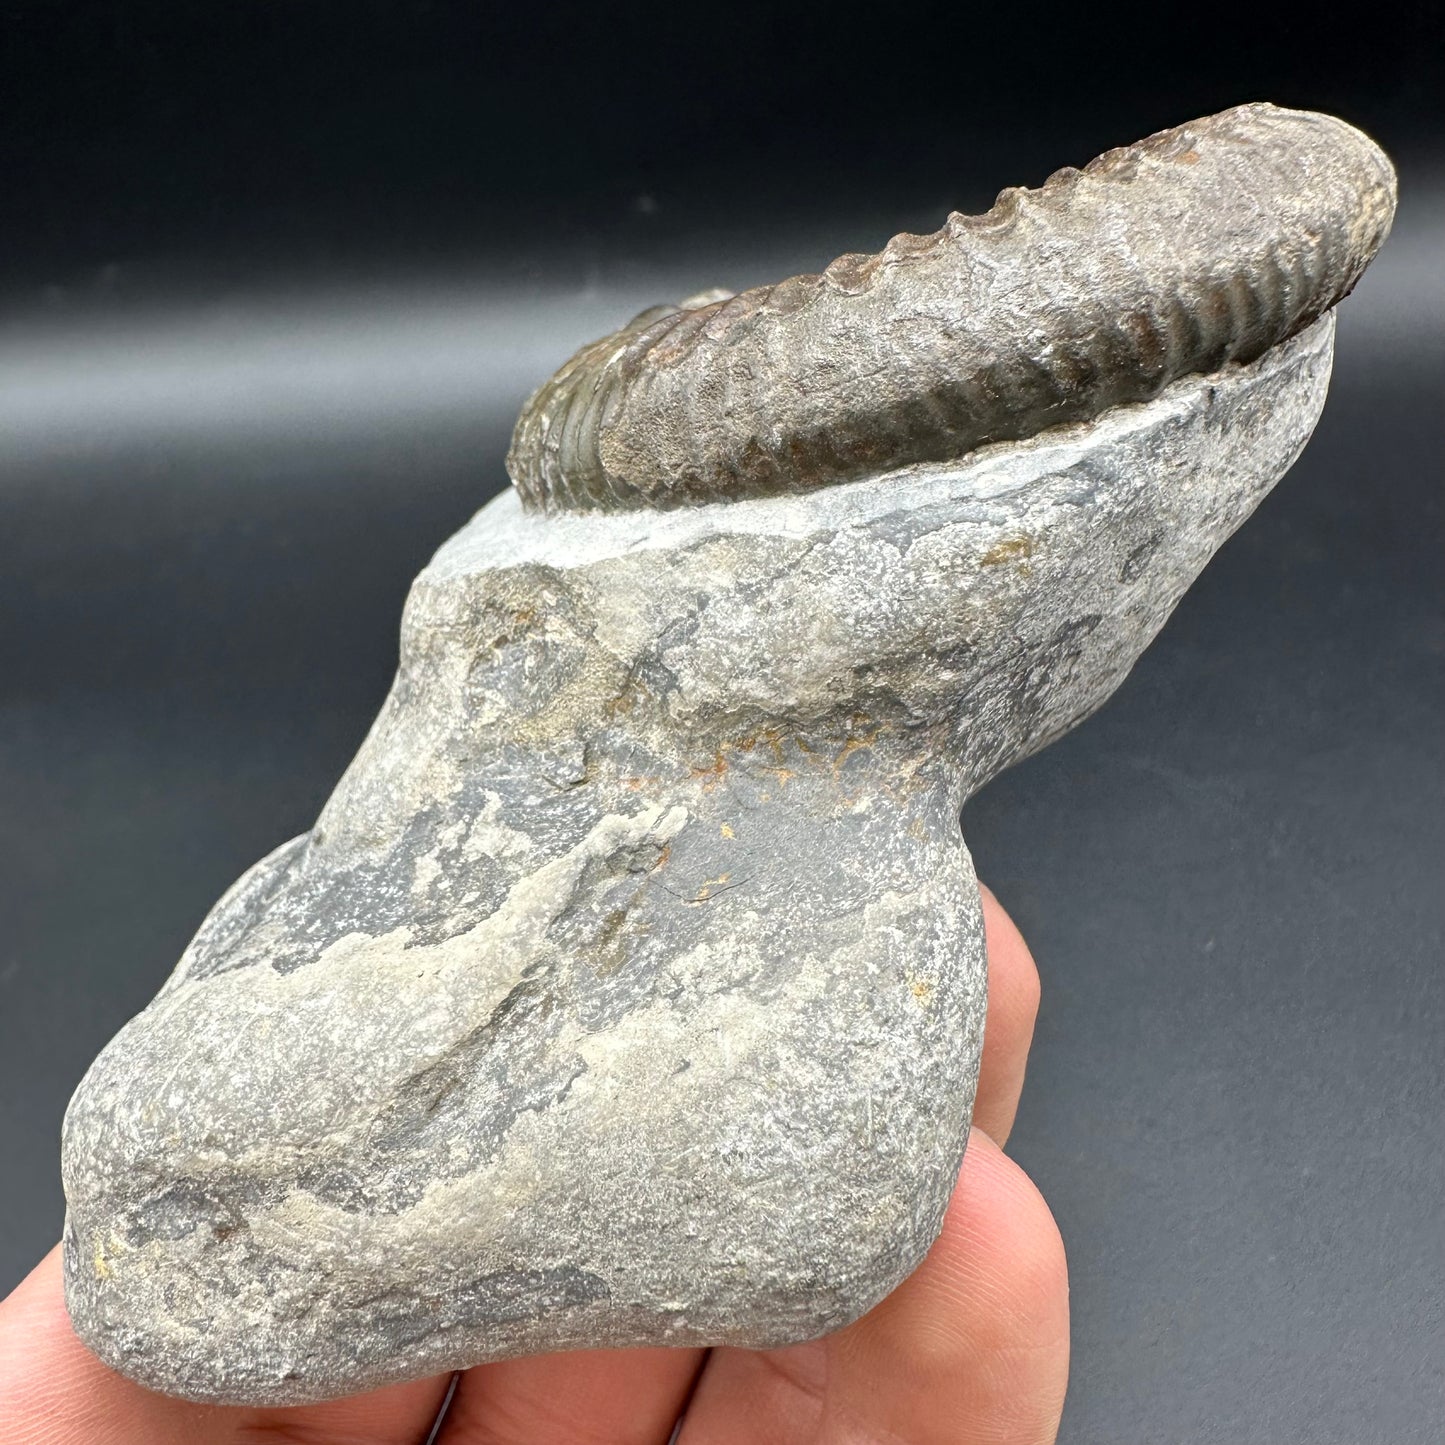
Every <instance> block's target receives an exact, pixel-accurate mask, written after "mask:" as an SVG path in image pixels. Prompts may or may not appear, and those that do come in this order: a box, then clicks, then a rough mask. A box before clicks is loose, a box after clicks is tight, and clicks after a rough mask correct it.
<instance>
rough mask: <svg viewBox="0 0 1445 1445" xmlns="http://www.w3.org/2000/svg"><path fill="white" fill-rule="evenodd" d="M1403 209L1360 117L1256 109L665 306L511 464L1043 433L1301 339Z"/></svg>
mask: <svg viewBox="0 0 1445 1445" xmlns="http://www.w3.org/2000/svg"><path fill="white" fill-rule="evenodd" d="M1394 204H1395V179H1394V171H1393V169H1392V168H1391V165H1390V162H1389V160H1388V159H1387V157H1386V156H1385V155H1384V153H1383V152H1382V151H1381V150H1380V149H1379V148H1378V147H1377V146H1376V145H1375V144H1374V143H1373V142H1372V141H1371V140H1370V139H1369V138H1368V137H1366V136H1364V135H1362V134H1361V133H1360V132H1359V131H1357V130H1355V129H1354V128H1353V127H1351V126H1349V125H1347V124H1345V122H1343V121H1341V120H1337V119H1335V118H1334V117H1332V116H1327V115H1319V114H1315V113H1312V112H1307V111H1293V110H1281V109H1279V108H1277V107H1275V106H1272V105H1265V104H1258V105H1244V106H1238V107H1236V108H1234V109H1232V110H1226V111H1222V112H1220V113H1219V114H1218V115H1213V116H1209V117H1206V118H1205V119H1203V120H1198V121H1195V122H1193V123H1191V124H1189V125H1183V126H1179V127H1176V128H1175V129H1173V130H1165V131H1160V132H1159V133H1158V134H1156V135H1153V136H1150V137H1149V138H1148V139H1146V140H1142V141H1139V142H1138V143H1137V144H1135V145H1132V146H1127V147H1125V148H1123V149H1119V150H1113V151H1109V152H1107V153H1106V154H1105V155H1102V156H1100V157H1099V158H1098V159H1097V160H1095V161H1092V162H1091V163H1090V164H1089V165H1088V166H1086V167H1085V168H1084V169H1083V170H1082V171H1079V170H1073V169H1065V170H1061V171H1058V172H1056V173H1055V174H1054V175H1052V176H1050V177H1049V179H1048V180H1047V181H1046V182H1045V183H1044V185H1043V186H1042V187H1040V188H1039V189H1038V190H1023V189H1018V188H1014V189H1010V190H1006V191H1004V192H1003V193H1002V194H1001V195H1000V196H999V199H998V201H997V203H996V204H995V205H994V207H993V209H992V210H991V211H989V212H988V213H987V214H986V215H983V216H962V215H958V214H954V215H951V216H950V217H949V218H948V221H947V222H946V224H945V225H944V226H943V228H942V229H941V230H939V231H936V232H935V233H934V234H933V235H931V236H912V235H907V234H905V235H900V236H895V237H894V238H893V240H892V241H890V242H889V243H888V245H887V246H886V247H885V248H884V250H883V251H882V252H881V253H879V254H878V255H874V256H861V255H849V256H842V257H839V258H838V260H836V261H834V262H833V263H832V265H831V266H829V267H828V268H827V270H826V271H824V272H823V273H822V274H821V275H819V276H795V277H793V278H792V279H790V280H787V281H783V282H780V283H779V284H777V285H775V286H764V287H758V288H755V289H753V290H750V291H744V292H742V293H741V294H739V295H736V296H732V297H730V298H726V299H715V298H716V296H717V294H718V293H705V294H704V295H703V296H699V297H693V298H690V301H689V302H684V303H683V304H682V306H681V307H679V308H672V307H668V308H662V307H654V308H652V309H651V310H649V311H646V312H643V313H642V315H641V316H640V317H638V318H637V319H636V320H634V321H633V322H632V323H631V324H630V325H628V326H626V327H624V328H623V329H622V330H620V331H618V332H615V333H614V334H613V335H611V336H607V337H604V338H603V339H602V340H600V341H596V342H594V343H592V344H591V345H590V346H587V347H585V348H583V350H581V351H580V352H578V353H577V355H576V356H574V357H573V358H572V359H571V360H570V361H569V362H567V363H566V365H564V366H563V367H562V368H561V370H560V371H558V372H557V374H556V375H555V376H554V377H552V378H551V380H549V381H548V382H546V383H545V384H544V385H543V386H542V387H541V388H540V389H539V390H538V391H537V392H536V393H535V394H534V395H533V396H532V397H531V399H530V400H529V401H528V403H527V405H526V406H525V408H524V409H523V411H522V414H521V417H520V419H519V420H518V423H517V428H516V431H515V433H514V435H513V438H512V447H511V451H510V453H509V456H508V459H507V462H508V470H509V471H510V473H511V476H512V480H513V481H514V483H515V484H516V486H517V489H518V491H519V492H520V493H521V497H522V500H523V503H524V504H525V505H527V506H528V507H531V508H537V509H542V510H551V509H558V508H560V509H571V510H592V509H599V508H600V509H609V510H615V509H620V508H626V507H641V506H651V507H665V506H671V505H675V504H678V503H687V502H703V501H716V500H726V499H732V498H736V497H743V496H758V495H766V494H769V493H777V492H789V491H806V490H810V489H812V488H814V487H818V486H823V485H827V484H830V483H835V482H843V481H850V480H854V479H856V478H859V477H862V476H867V475H870V474H874V473H877V472H880V471H885V470H888V469H891V468H895V467H900V466H907V465H910V464H912V463H917V462H928V461H943V460H947V459H949V458H956V457H959V456H961V455H963V454H964V453H966V452H969V451H971V450H973V449H974V448H975V447H977V446H979V445H981V444H983V443H985V442H991V441H1005V440H1011V439H1017V438H1021V437H1025V436H1031V435H1033V434H1034V433H1036V432H1039V431H1042V430H1043V429H1044V428H1046V427H1049V426H1053V425H1056V424H1058V423H1061V422H1069V421H1078V420H1081V419H1084V418H1087V417H1090V416H1094V415H1096V414H1098V413H1099V412H1101V411H1103V410H1105V409H1106V408H1108V407H1110V406H1116V405H1119V404H1121V403H1125V402H1135V401H1142V400H1146V399H1148V398H1150V397H1152V396H1155V395H1157V394H1158V393H1159V392H1160V391H1161V390H1162V389H1163V388H1164V387H1165V386H1167V385H1168V384H1169V383H1170V382H1171V381H1174V380H1176V379H1178V378H1179V377H1181V376H1185V375H1188V374H1190V373H1195V372H1208V371H1213V370H1215V369H1217V368H1218V367H1220V366H1221V365H1223V364H1224V363H1226V362H1231V361H1233V362H1248V361H1252V360H1253V359H1255V358H1256V357H1258V356H1260V355H1262V354H1263V353H1264V352H1265V351H1266V350H1268V349H1269V348H1270V347H1271V346H1273V345H1275V344H1276V343H1278V342H1279V341H1282V340H1283V339H1284V338H1286V337H1288V336H1291V335H1293V334H1294V333H1296V332H1298V331H1300V330H1301V329H1303V328H1304V327H1305V326H1307V325H1308V324H1309V323H1310V322H1312V321H1314V320H1315V319H1316V318H1317V317H1319V316H1321V315H1322V314H1323V313H1324V312H1325V311H1327V310H1328V309H1329V308H1330V307H1331V306H1333V305H1334V304H1335V303H1336V302H1337V301H1339V300H1340V299H1341V298H1342V297H1343V296H1346V295H1348V294H1349V292H1350V290H1351V289H1352V287H1353V286H1354V284H1355V282H1356V281H1357V280H1358V279H1359V277H1360V274H1361V272H1362V271H1363V270H1364V269H1365V267H1366V265H1368V263H1369V261H1370V259H1371V258H1372V257H1373V256H1374V254H1375V252H1376V251H1377V250H1378V249H1379V247H1380V245H1381V244H1382V242H1383V241H1384V239H1385V237H1386V235H1387V234H1388V232H1389V228H1390V222H1391V219H1392V218H1393V214H1394Z"/></svg>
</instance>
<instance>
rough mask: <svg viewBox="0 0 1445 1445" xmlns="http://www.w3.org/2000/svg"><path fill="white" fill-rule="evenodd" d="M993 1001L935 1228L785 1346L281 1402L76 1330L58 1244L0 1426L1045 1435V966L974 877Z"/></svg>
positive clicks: (219, 1437)
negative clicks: (254, 1401)
mask: <svg viewBox="0 0 1445 1445" xmlns="http://www.w3.org/2000/svg"><path fill="white" fill-rule="evenodd" d="M983 909H984V924H985V927H986V930H987V935H988V989H989V999H988V1020H987V1026H986V1029H985V1035H984V1045H983V1063H982V1068H981V1070H980V1074H979V1082H978V1096H977V1100H976V1102H975V1105H974V1115H973V1120H974V1127H973V1133H972V1136H971V1138H970V1140H969V1145H968V1153H967V1156H966V1157H965V1159H964V1163H963V1170H962V1172H961V1173H960V1175H959V1180H958V1187H957V1189H956V1190H955V1192H954V1196H953V1201H952V1203H951V1204H950V1206H949V1209H948V1214H947V1217H946V1219H945V1221H944V1226H943V1232H942V1234H941V1235H940V1236H939V1239H938V1241H937V1243H936V1244H935V1245H934V1246H933V1248H932V1250H930V1252H929V1254H928V1257H927V1258H926V1259H925V1260H924V1262H923V1263H922V1264H921V1265H920V1266H919V1268H918V1269H917V1270H916V1271H915V1272H914V1273H913V1274H912V1275H911V1276H910V1277H909V1278H908V1279H906V1280H905V1281H904V1282H903V1283H902V1284H901V1285H900V1286H899V1287H898V1288H897V1289H896V1290H895V1291H894V1292H893V1293H892V1294H891V1295H889V1296H888V1298H887V1299H885V1300H884V1301H883V1302H882V1303H881V1304H879V1305H877V1306H876V1307H875V1308H874V1309H872V1310H871V1311H869V1313H868V1314H866V1315H864V1316H863V1318H862V1319H860V1320H858V1321H857V1322H856V1323H854V1324H852V1325H850V1326H848V1328H847V1329H844V1330H840V1331H838V1333H836V1334H833V1335H829V1336H827V1337H826V1338H825V1339H821V1340H813V1341H810V1342H808V1343H806V1344H801V1345H790V1346H788V1347H786V1348H784V1349H777V1350H742V1349H734V1348H725V1349H715V1350H711V1351H707V1350H683V1349H654V1350H589V1351H580V1352H575V1353H571V1354H564V1355H540V1356H532V1357H528V1358H524V1359H517V1360H505V1361H502V1362H500V1363H498V1364H492V1365H481V1366H478V1367H477V1368H476V1369H473V1370H468V1371H466V1373H465V1374H463V1375H461V1376H459V1377H458V1383H457V1388H456V1391H455V1394H454V1396H453V1397H452V1399H451V1404H450V1408H449V1409H448V1410H447V1412H446V1415H445V1419H444V1421H443V1422H442V1423H441V1424H440V1426H438V1427H437V1428H436V1429H435V1431H433V1422H434V1421H435V1420H436V1417H437V1414H438V1412H439V1410H440V1409H441V1408H442V1404H443V1402H444V1401H445V1400H446V1398H447V1394H448V1390H449V1388H450V1385H451V1381H450V1379H449V1378H448V1377H446V1376H441V1377H438V1378H434V1379H430V1380H417V1381H414V1382H413V1383H411V1384H407V1385H397V1386H393V1387H391V1388H389V1389H385V1390H377V1391H374V1392H373V1393H371V1394H368V1395H358V1396H354V1397H353V1398H351V1399H347V1400H335V1401H332V1402H330V1403H328V1404H325V1405H305V1406H293V1407H289V1408H282V1409H254V1408H248V1407H233V1406H211V1405H193V1404H190V1403H188V1402H186V1401H184V1400H175V1399H171V1398H169V1397H167V1396H164V1395H157V1394H153V1393H152V1392H151V1391H149V1390H145V1389H142V1388H141V1387H140V1386H139V1385H135V1384H132V1383H131V1382H130V1381H129V1380H126V1379H124V1378H122V1377H121V1376H120V1375H117V1374H115V1373H114V1372H113V1371H112V1370H110V1369H108V1368H107V1367H106V1366H105V1365H103V1364H101V1362H100V1361H99V1360H98V1359H97V1358H96V1357H95V1356H94V1355H92V1354H91V1353H90V1351H89V1350H87V1349H86V1348H85V1346H84V1345H82V1344H81V1343H80V1341H79V1340H78V1339H77V1338H76V1336H75V1334H74V1332H73V1331H72V1330H71V1328H70V1321H69V1317H68V1316H67V1315H66V1313H65V1305H64V1301H63V1299H62V1294H61V1276H60V1251H59V1249H55V1250H52V1251H51V1252H50V1254H48V1255H47V1256H46V1257H45V1259H44V1260H42V1261H41V1263H40V1264H39V1265H38V1266H37V1267H36V1268H35V1270H34V1271H33V1272H32V1273H31V1275H30V1276H29V1277H28V1278H27V1279H26V1280H25V1281H24V1282H23V1283H22V1284H21V1285H20V1286H19V1288H17V1289H16V1290H15V1292H14V1293H13V1294H12V1295H11V1296H10V1297H9V1298H8V1299H7V1300H5V1301H4V1302H3V1303H0V1445H262V1442H270V1445H282V1442H289V1445H413V1442H414V1445H423V1442H426V1445H433V1442H434V1445H667V1442H668V1441H669V1440H670V1438H671V1436H672V1432H673V1429H674V1426H675V1425H676V1423H677V1420H678V1417H679V1416H681V1415H684V1412H685V1418H684V1420H683V1424H682V1427H681V1432H680V1434H679V1435H678V1445H873V1442H878V1445H935V1442H937V1445H945V1442H946V1445H975V1442H976V1445H984V1442H989V1445H1041V1442H1049V1441H1052V1440H1053V1439H1054V1436H1055V1434H1056V1432H1057V1430H1058V1424H1059V1414H1060V1411H1061V1409H1062V1407H1063V1398H1064V1386H1065V1382H1066V1378H1067V1374H1068V1360H1069V1303H1068V1278H1067V1273H1066V1269H1065V1263H1064V1250H1063V1244H1062V1242H1061V1240H1060V1238H1059V1232H1058V1229H1057V1227H1056V1226H1055V1224H1054V1220H1053V1216H1052V1215H1051V1214H1050V1213H1049V1208H1048V1205H1046V1204H1045V1203H1044V1200H1043V1198H1042V1196H1041V1195H1040V1194H1039V1192H1038V1190H1037V1189H1035V1188H1034V1186H1033V1184H1032V1182H1031V1181H1030V1180H1029V1178H1028V1176H1027V1175H1026V1174H1024V1172H1023V1171H1022V1170H1021V1169H1020V1168H1019V1167H1018V1165H1016V1164H1015V1163H1013V1161H1012V1160H1010V1159H1009V1158H1007V1156H1005V1154H1004V1153H1003V1150H1002V1145H1003V1144H1004V1142H1005V1140H1006V1139H1007V1138H1008V1134H1009V1130H1010V1129H1011V1128H1012V1126H1013V1120H1014V1114H1015V1112H1016V1111H1017V1109H1018V1102H1019V1093H1020V1090H1021V1089H1022V1087H1023V1079H1024V1068H1025V1065H1026V1063H1027V1060H1028V1051H1029V1043H1030V1041H1031V1039H1032V1037H1033V1028H1034V1016H1035V1014H1036V1012H1037V1009H1038V998H1039V978H1038V971H1037V969H1036V968H1035V967H1034V962H1033V959H1032V958H1031V957H1030V955H1029V951H1028V948H1027V947H1026V946H1025V944H1024V941H1023V939H1022V938H1021V937H1020V936H1019V932H1018V930H1017V929H1016V928H1015V927H1014V925H1013V923H1012V921H1011V920H1010V919H1009V917H1008V915H1007V914H1006V913H1005V912H1004V911H1003V909H1002V908H1001V907H1000V906H999V904H998V902H997V900H996V899H995V898H994V897H993V895H992V894H991V893H990V892H989V891H988V890H987V889H984V890H983Z"/></svg>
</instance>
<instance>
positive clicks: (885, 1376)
mask: <svg viewBox="0 0 1445 1445" xmlns="http://www.w3.org/2000/svg"><path fill="white" fill-rule="evenodd" d="M1068 1363H1069V1293H1068V1275H1067V1270H1066V1265H1065V1259H1064V1247H1063V1242H1062V1241H1061V1239H1060V1238H1059V1232H1058V1228H1057V1226H1056V1225H1055V1224H1054V1219H1053V1216H1052V1214H1050V1212H1049V1208H1048V1205H1047V1204H1045V1203H1044V1200H1043V1197H1042V1196H1041V1195H1040V1194H1039V1192H1038V1190H1037V1189H1036V1188H1035V1187H1034V1186H1033V1184H1032V1182H1031V1181H1030V1180H1029V1178H1028V1176H1027V1175H1026V1174H1025V1173H1024V1172H1023V1170H1021V1169H1020V1168H1019V1167H1018V1165H1017V1164H1015V1163H1014V1162H1013V1161H1012V1160H1011V1159H1009V1158H1008V1157H1007V1156H1006V1155H1005V1154H1004V1153H1003V1152H1002V1151H1001V1150H1000V1149H999V1148H998V1146H997V1145H996V1144H995V1143H994V1142H993V1141H992V1140H991V1139H990V1138H988V1136H987V1135H985V1134H983V1133H981V1132H980V1131H978V1130H975V1131H974V1132H973V1134H972V1136H971V1138H970V1141H969V1146H968V1154H967V1156H966V1158H965V1160H964V1166H963V1171H962V1173H961V1175H960V1177H959V1183H958V1189H957V1190H956V1191H955V1193H954V1197H953V1201H952V1203H951V1204H950V1206H949V1210H948V1215H947V1218H946V1220H945V1222H944V1227H943V1232H942V1234H941V1235H940V1236H939V1239H938V1242H937V1243H936V1244H935V1245H934V1247H933V1249H932V1250H931V1251H930V1252H929V1254H928V1257H927V1259H925V1260H924V1262H923V1264H922V1265H920V1266H919V1268H918V1269H917V1270H916V1271H915V1272H914V1273H913V1274H912V1275H911V1276H910V1277H909V1278H908V1279H907V1280H905V1281H904V1282H903V1284H901V1285H900V1286H899V1287H898V1289H896V1290H895V1291H894V1292H893V1293H892V1294H891V1295H889V1297H888V1298H887V1299H885V1300H884V1301H883V1303H882V1304H880V1305H878V1306H877V1307H876V1308H875V1309H873V1310H872V1311H870V1312H869V1313H868V1314H866V1315H864V1316H863V1318H862V1319H860V1320H858V1321H857V1323H855V1324H853V1325H850V1326H849V1327H848V1328H847V1329H845V1330H840V1331H839V1332H838V1333H837V1334H835V1335H830V1336H828V1337H827V1338H825V1339H822V1340H815V1341H813V1342H811V1343H809V1344H804V1345H792V1346H789V1347H787V1348H786V1349H780V1350H768V1351H759V1352H753V1351H748V1350H737V1349H718V1350H714V1351H713V1352H712V1355H711V1357H710V1358H709V1360H708V1364H707V1367H706V1368H705V1369H704V1371H703V1373H702V1377H701V1379H700V1380H699V1382H698V1386H697V1391H696V1393H695V1394H694V1396H693V1400H692V1403H691V1404H690V1405H689V1407H688V1411H687V1418H686V1421H685V1423H684V1425H683V1429H682V1436H681V1440H680V1442H679V1445H737V1442H739V1441H746V1442H748V1445H805V1442H806V1445H817V1442H821V1441H834V1440H838V1441H842V1440H888V1441H896V1442H898V1445H904V1442H906V1445H935V1442H936V1445H945V1442H947V1445H1004V1442H1007V1445H1047V1442H1051V1441H1052V1440H1053V1439H1054V1437H1055V1435H1056V1434H1057V1432H1058V1424H1059V1416H1060V1414H1061V1412H1062V1410H1063V1401H1064V1388H1065V1384H1066V1381H1067V1376H1068Z"/></svg>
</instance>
